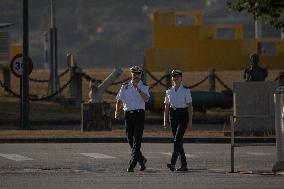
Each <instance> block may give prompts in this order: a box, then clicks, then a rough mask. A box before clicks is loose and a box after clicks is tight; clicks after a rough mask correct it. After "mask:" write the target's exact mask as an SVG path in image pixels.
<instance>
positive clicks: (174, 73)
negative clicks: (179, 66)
mask: <svg viewBox="0 0 284 189" xmlns="http://www.w3.org/2000/svg"><path fill="white" fill-rule="evenodd" d="M171 75H172V76H176V75H180V76H182V71H181V70H172V72H171Z"/></svg>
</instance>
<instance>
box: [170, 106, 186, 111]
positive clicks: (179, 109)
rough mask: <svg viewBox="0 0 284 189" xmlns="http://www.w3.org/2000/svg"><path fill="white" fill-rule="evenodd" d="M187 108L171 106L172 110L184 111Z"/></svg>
mask: <svg viewBox="0 0 284 189" xmlns="http://www.w3.org/2000/svg"><path fill="white" fill-rule="evenodd" d="M184 110H187V107H185V108H170V111H184Z"/></svg>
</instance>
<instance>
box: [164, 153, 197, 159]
mask: <svg viewBox="0 0 284 189" xmlns="http://www.w3.org/2000/svg"><path fill="white" fill-rule="evenodd" d="M161 154H165V155H168V156H172V153H170V152H161ZM185 156H186V157H188V158H190V157H196V155H193V154H185Z"/></svg>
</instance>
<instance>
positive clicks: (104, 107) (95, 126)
mask: <svg viewBox="0 0 284 189" xmlns="http://www.w3.org/2000/svg"><path fill="white" fill-rule="evenodd" d="M111 130H112V126H111V110H110V103H107V102H101V103H82V104H81V131H82V132H84V131H111Z"/></svg>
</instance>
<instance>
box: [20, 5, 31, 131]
mask: <svg viewBox="0 0 284 189" xmlns="http://www.w3.org/2000/svg"><path fill="white" fill-rule="evenodd" d="M28 17H29V14H28V0H23V64H22V66H23V75H22V79H21V127H22V128H23V129H30V124H29V76H28V57H29V28H28Z"/></svg>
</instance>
